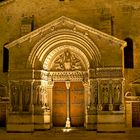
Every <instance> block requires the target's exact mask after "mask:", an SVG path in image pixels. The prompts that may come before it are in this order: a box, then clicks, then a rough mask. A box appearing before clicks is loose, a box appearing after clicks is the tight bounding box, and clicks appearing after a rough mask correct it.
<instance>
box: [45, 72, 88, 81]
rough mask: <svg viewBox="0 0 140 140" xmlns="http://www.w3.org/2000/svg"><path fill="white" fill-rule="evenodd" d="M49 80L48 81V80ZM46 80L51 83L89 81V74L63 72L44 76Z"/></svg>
mask: <svg viewBox="0 0 140 140" xmlns="http://www.w3.org/2000/svg"><path fill="white" fill-rule="evenodd" d="M46 78H47V79H46ZM43 79H44V80H48V81H49V80H50V79H51V81H67V80H69V81H83V82H84V81H88V73H87V72H86V71H62V72H48V73H46V74H45V75H44V78H43Z"/></svg>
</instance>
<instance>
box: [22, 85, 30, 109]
mask: <svg viewBox="0 0 140 140" xmlns="http://www.w3.org/2000/svg"><path fill="white" fill-rule="evenodd" d="M30 101H31V85H26V84H25V85H22V105H23V111H29V105H30Z"/></svg>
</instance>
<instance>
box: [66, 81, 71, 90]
mask: <svg viewBox="0 0 140 140" xmlns="http://www.w3.org/2000/svg"><path fill="white" fill-rule="evenodd" d="M65 83H66V88H67V89H70V81H65Z"/></svg>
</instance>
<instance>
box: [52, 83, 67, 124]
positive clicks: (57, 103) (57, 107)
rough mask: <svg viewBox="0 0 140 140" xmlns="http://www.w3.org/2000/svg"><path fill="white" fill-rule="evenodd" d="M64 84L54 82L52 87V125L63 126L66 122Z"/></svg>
mask: <svg viewBox="0 0 140 140" xmlns="http://www.w3.org/2000/svg"><path fill="white" fill-rule="evenodd" d="M66 91H67V89H66V85H65V82H55V83H54V87H53V126H65V123H66Z"/></svg>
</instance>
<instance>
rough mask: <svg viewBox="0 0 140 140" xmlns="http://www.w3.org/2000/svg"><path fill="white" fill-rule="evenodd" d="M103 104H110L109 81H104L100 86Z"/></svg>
mask: <svg viewBox="0 0 140 140" xmlns="http://www.w3.org/2000/svg"><path fill="white" fill-rule="evenodd" d="M100 94H101V99H100V100H101V103H102V104H109V99H110V89H109V83H108V81H102V82H101V86H100Z"/></svg>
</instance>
